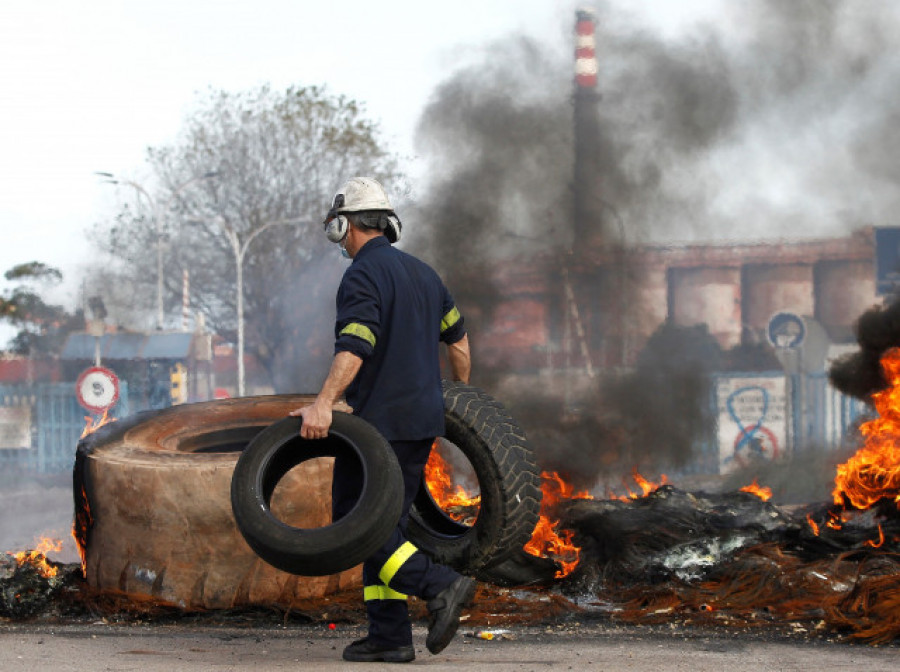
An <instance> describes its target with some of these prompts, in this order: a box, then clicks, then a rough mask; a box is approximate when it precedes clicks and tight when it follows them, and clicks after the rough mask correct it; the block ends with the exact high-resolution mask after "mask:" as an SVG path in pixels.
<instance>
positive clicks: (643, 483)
mask: <svg viewBox="0 0 900 672" xmlns="http://www.w3.org/2000/svg"><path fill="white" fill-rule="evenodd" d="M631 478H632V479H633V480H634V482H635V483H637V485H638V487H639V488H640V489H641V492H640V493H637V492H634V491H633V490H632V489H631V487H629V485H628V483H627V482H626V481H625V478H624V477H622V486H623V487H624V488H625V491H626V492H627V493H628V494H627V495H617V494H615V493H613V492H610V493H609V498H610V499H617V500H619V501H620V502H627V501H629V500H632V499H640V498H641V497H646V496H647V495H649V494H650V493H651V492H654V491H655V490H657V489H658V488H659V487H660V486H662V485H665V484H666V483H668V482H669V477H668V476H666V475H665V474H660V476H659V482H658V483H654V482H653V481H649V480H647V479H646V478H644V477H643V476H641V474H640V473H638V470H637V469H634V470H633V471H632V472H631Z"/></svg>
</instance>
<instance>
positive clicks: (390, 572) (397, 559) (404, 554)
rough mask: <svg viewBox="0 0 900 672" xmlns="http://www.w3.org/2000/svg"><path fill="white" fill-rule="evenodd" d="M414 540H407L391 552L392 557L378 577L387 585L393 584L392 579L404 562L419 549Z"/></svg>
mask: <svg viewBox="0 0 900 672" xmlns="http://www.w3.org/2000/svg"><path fill="white" fill-rule="evenodd" d="M418 550H419V549H418V548H416V547H415V546H414V545H413V544H412V542H410V541H407V542H404V543H403V545H402V546H400V548H398V549H397V550H396V551H394V552H393V554H391V557H389V558H388V559H387V562H386V563H384V565H383V566H382V568H381V571H379V572H378V578H379V579H381V581H382V583H384V585H385V586H389V585H391V579H393V578H394V574H396V573H397V572H398V571H399V570H400V568H401V567H402V566H403V563H404V562H406V561H407V560H409V557H410V556H411V555H412V554H413V553H415V552H416V551H418Z"/></svg>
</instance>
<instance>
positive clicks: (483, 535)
mask: <svg viewBox="0 0 900 672" xmlns="http://www.w3.org/2000/svg"><path fill="white" fill-rule="evenodd" d="M444 408H445V421H446V432H445V436H444V438H445V439H446V440H447V441H449V442H450V443H452V444H454V445H455V446H456V447H457V448H459V450H460V451H461V452H462V453H463V455H465V457H466V459H467V460H468V461H469V463H470V464H471V466H472V469H473V470H474V472H475V476H476V478H477V479H478V485H479V489H480V493H481V504H480V509H479V512H478V516H477V518H476V520H475V523H474V525H471V526H469V525H465V524H463V523H459V522H457V521H456V520H454V519H453V518H451V517H450V516H449V515H447V513H445V512H444V511H443V510H442V509H441V507H440V506H438V504H437V503H436V502H435V501H434V499H433V498H432V496H431V493H430V492H429V490H428V488H427V486H425V485H424V483H423V486H422V488H421V489H420V490H419V494H418V496H417V497H416V499H415V501H414V503H413V507H412V510H411V511H410V519H409V528H408V536H409V539H410V541H412V542H413V543H414V544H415V545H416V546H418V547H419V548H420V549H422V550H423V551H425V552H426V553H428V554H429V555H431V557H432V558H434V559H435V560H437V561H438V562H440V563H442V564H446V565H450V566H452V567H454V568H455V569H457V570H458V571H460V572H463V573H466V574H473V575H475V576H479V572H481V571H482V570H487V569H489V568H491V567H495V566H497V565H499V564H500V563H502V562H503V561H505V560H506V559H508V558H510V557H511V556H513V555H514V554H516V553H518V552H520V551H521V550H522V547H523V546H524V545H525V544H526V543H527V542H528V541H529V540H530V539H531V535H532V533H533V532H534V527H535V525H536V524H537V521H538V516H539V514H540V508H541V485H540V472H539V471H538V468H537V465H536V463H535V459H534V454H533V453H532V451H531V449H530V447H529V446H528V442H527V440H526V438H525V433H524V432H523V431H522V429H521V428H520V427H519V425H518V424H517V423H516V422H515V420H513V419H512V418H511V417H510V416H509V414H508V413H507V411H506V409H505V408H504V407H503V406H502V405H501V404H500V403H499V402H497V401H496V400H494V399H492V398H491V397H490V396H489V395H488V394H486V393H485V392H484V391H482V390H480V389H478V388H476V387H472V386H470V385H465V384H463V383H457V382H449V381H444ZM488 576H489V575H488V574H484V577H485V579H487V578H488Z"/></svg>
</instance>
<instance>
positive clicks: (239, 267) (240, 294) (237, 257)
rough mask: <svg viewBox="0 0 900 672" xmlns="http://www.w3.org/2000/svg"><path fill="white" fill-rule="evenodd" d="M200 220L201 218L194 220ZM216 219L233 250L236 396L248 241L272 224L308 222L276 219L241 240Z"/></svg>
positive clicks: (241, 370)
mask: <svg viewBox="0 0 900 672" xmlns="http://www.w3.org/2000/svg"><path fill="white" fill-rule="evenodd" d="M195 221H202V220H195ZM216 221H217V222H218V224H219V227H220V228H221V229H222V232H223V233H224V234H225V237H226V238H227V239H228V243H229V244H230V245H231V250H232V252H234V264H235V269H236V273H235V275H236V279H235V303H236V313H237V316H236V317H237V377H238V379H237V396H239V397H243V396H244V389H245V384H244V381H245V372H244V257H245V256H246V254H247V250H248V249H249V247H250V243H252V242H253V241H254V240H256V237H257V236H258V235H259V234H261V233H262V232H263V231H265V230H266V229H269V228H271V227H273V226H286V225H292V224H304V223H308V220H305V219H278V220H274V221H271V222H267V223H265V224H263V225H262V226H260V227H258V228H256V229H254V230H253V231H251V232H250V233H249V234H248V235H247V237H246V238H245V239H244V240H243V241H242V240H241V236H240V234H239V233H238V232H237V231H235V229H234V227H232V226H231V225H230V224H228V223H227V222H226V221H225V220H224V218H222V217H217V218H216ZM189 223H190V222H189Z"/></svg>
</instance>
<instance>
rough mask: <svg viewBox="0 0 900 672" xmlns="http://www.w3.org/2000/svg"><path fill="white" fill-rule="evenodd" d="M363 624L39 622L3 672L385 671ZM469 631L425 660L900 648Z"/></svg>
mask: <svg viewBox="0 0 900 672" xmlns="http://www.w3.org/2000/svg"><path fill="white" fill-rule="evenodd" d="M361 633H362V631H361V629H360V628H359V627H358V626H341V625H339V626H338V627H337V628H336V629H335V630H333V631H331V630H328V629H327V628H324V627H322V626H321V625H318V626H295V625H289V626H287V627H279V626H267V627H261V628H260V627H240V628H235V627H227V626H206V625H199V626H198V625H185V624H166V625H147V624H131V625H107V624H104V623H102V622H98V623H95V624H90V625H62V626H50V625H29V624H22V623H0V670H25V669H37V670H46V671H48V672H57V671H59V672H66V671H69V670H72V671H78V672H84V671H85V670H91V671H93V670H115V671H120V670H121V671H124V670H135V671H141V672H156V671H160V672H182V671H193V670H249V669H252V670H253V672H265V671H267V670H308V669H315V670H317V672H326V671H328V670H348V669H384V668H386V667H394V666H388V665H386V664H380V663H377V664H375V663H373V664H366V663H346V662H344V661H342V660H341V650H342V649H343V647H344V646H345V645H346V644H348V643H349V642H350V641H352V640H353V639H355V638H357V637H360V636H361ZM474 634H475V631H474V630H472V629H466V628H465V627H463V628H462V629H461V630H460V633H459V635H457V639H456V640H454V642H453V643H451V645H450V646H449V647H448V648H447V649H446V650H445V651H444V652H443V653H441V654H440V655H437V656H432V655H431V654H429V653H428V651H427V650H426V649H425V645H424V642H425V630H424V629H423V628H420V627H417V628H416V629H415V630H414V638H415V646H416V660H415V661H414V662H413V663H410V665H409V666H410V667H425V668H428V669H430V670H448V671H449V670H453V671H454V672H460V671H461V670H465V671H466V672H471V671H474V670H490V671H492V672H493V671H495V672H507V671H512V670H517V671H518V670H525V671H527V670H533V671H535V672H543V671H544V670H610V671H611V672H612V671H614V672H631V671H634V672H638V671H639V672H646V671H647V670H653V671H658V672H672V671H675V672H677V671H680V670H684V671H686V672H707V671H709V672H731V671H739V670H748V671H749V670H752V671H753V672H775V671H777V672H791V671H794V670H815V671H816V672H821V671H823V670H828V671H829V672H838V671H841V670H848V671H849V670H853V672H860V671H865V672H882V671H884V672H887V671H889V670H890V671H892V672H896V671H897V670H898V669H900V646H889V647H883V648H879V647H872V646H867V645H858V644H857V645H855V644H848V643H845V642H835V641H829V640H823V639H816V640H801V641H797V640H795V639H792V638H787V639H784V638H781V637H779V636H773V635H772V634H771V633H769V634H761V633H755V634H747V633H745V632H740V633H734V632H728V631H722V632H719V631H710V632H701V631H697V632H695V631H689V632H677V631H674V630H673V631H670V632H666V629H665V628H656V629H646V628H639V627H627V628H622V627H610V626H608V625H587V626H577V625H576V626H571V625H570V626H566V627H557V626H553V627H550V628H530V627H529V628H513V629H511V630H509V631H508V632H507V633H506V634H502V635H498V636H495V638H494V639H493V640H490V641H486V640H483V639H480V638H476V637H475V636H474Z"/></svg>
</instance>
